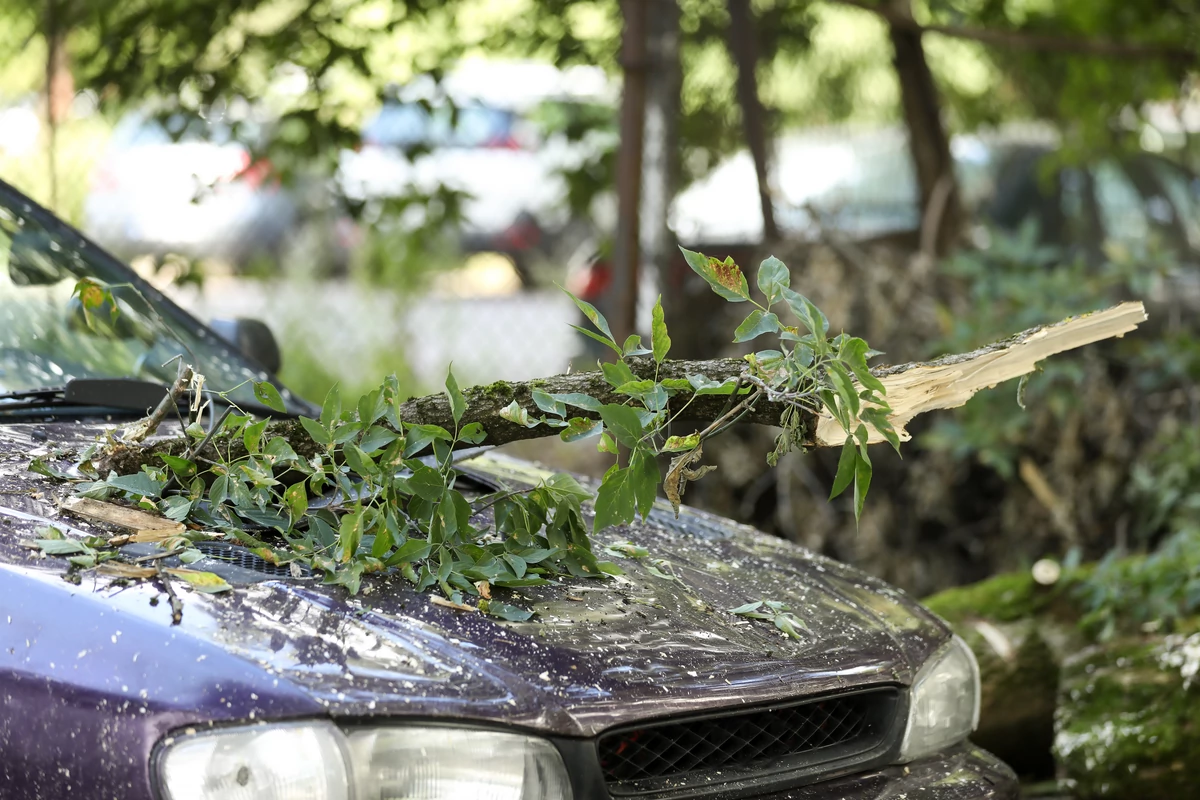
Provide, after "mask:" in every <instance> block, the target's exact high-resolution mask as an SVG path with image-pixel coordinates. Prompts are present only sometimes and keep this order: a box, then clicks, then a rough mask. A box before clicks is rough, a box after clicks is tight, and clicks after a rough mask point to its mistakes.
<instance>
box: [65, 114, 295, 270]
mask: <svg viewBox="0 0 1200 800" xmlns="http://www.w3.org/2000/svg"><path fill="white" fill-rule="evenodd" d="M267 126H268V122H267V121H266V120H265V119H263V118H261V117H260V116H258V115H256V114H254V113H252V112H251V111H250V110H248V109H247V108H246V107H245V106H244V104H230V106H229V107H228V108H222V109H215V110H212V111H211V112H210V113H208V115H207V116H200V115H196V114H190V113H184V112H182V111H174V112H170V113H165V114H157V113H153V112H151V111H148V110H142V111H135V112H131V113H129V114H127V115H126V116H125V117H124V118H122V119H121V121H120V122H119V123H118V124H117V126H116V128H115V129H114V131H113V136H112V139H111V141H110V143H109V147H108V150H107V152H106V153H105V155H104V156H103V158H102V159H101V160H100V162H99V164H98V165H97V167H96V170H95V172H94V173H93V175H92V185H91V189H90V191H89V193H88V196H87V198H86V199H85V201H84V216H83V219H84V221H83V227H84V229H85V230H86V231H87V233H88V234H89V235H91V236H92V237H93V238H95V239H96V240H97V241H98V242H99V243H100V244H102V245H103V246H104V247H106V248H108V249H110V250H112V251H113V252H114V253H117V254H118V255H120V256H121V257H123V258H126V259H130V258H134V257H137V256H142V255H151V256H157V257H161V256H165V255H167V254H179V255H182V256H184V257H187V258H192V259H201V258H204V259H216V260H219V261H223V262H225V263H227V264H229V265H230V266H232V267H233V268H234V269H235V270H239V271H244V270H245V269H247V268H248V267H250V266H252V265H254V264H255V263H256V262H258V261H263V262H266V263H269V264H271V265H274V266H278V265H279V263H280V262H281V261H282V260H284V258H285V254H286V252H287V248H288V246H289V244H290V243H291V241H292V240H293V238H294V237H296V236H297V235H298V232H299V231H300V230H301V229H302V227H303V226H304V225H305V223H306V222H307V220H306V218H305V214H304V211H303V208H302V203H301V201H300V197H299V195H300V192H301V191H302V189H298V188H287V187H284V186H283V185H282V184H281V182H280V180H279V179H278V177H277V176H276V175H275V173H274V171H273V170H272V167H271V164H270V162H269V161H267V160H266V159H262V158H256V157H255V156H254V155H253V152H254V150H255V149H256V148H257V147H258V146H259V145H260V144H261V143H262V142H263V141H264V140H265V136H266V133H267Z"/></svg>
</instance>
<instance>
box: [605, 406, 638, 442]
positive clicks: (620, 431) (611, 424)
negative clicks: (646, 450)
mask: <svg viewBox="0 0 1200 800" xmlns="http://www.w3.org/2000/svg"><path fill="white" fill-rule="evenodd" d="M600 418H601V419H602V420H604V427H605V428H607V429H608V430H609V431H610V432H611V433H612V435H613V436H615V437H617V441H619V442H620V443H621V444H623V445H625V446H626V447H635V446H636V445H637V443H638V441H639V440H640V439H641V438H642V423H641V420H639V419H638V415H637V412H636V411H634V410H633V409H632V408H630V407H629V406H621V405H616V404H613V403H610V404H609V405H606V406H603V407H601V409H600Z"/></svg>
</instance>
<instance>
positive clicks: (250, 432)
mask: <svg viewBox="0 0 1200 800" xmlns="http://www.w3.org/2000/svg"><path fill="white" fill-rule="evenodd" d="M266 428H267V420H265V419H261V420H259V421H258V422H255V423H254V424H253V425H247V426H246V429H245V430H244V431H242V444H244V445H246V452H248V453H257V452H259V450H261V449H262V437H263V431H264V430H266Z"/></svg>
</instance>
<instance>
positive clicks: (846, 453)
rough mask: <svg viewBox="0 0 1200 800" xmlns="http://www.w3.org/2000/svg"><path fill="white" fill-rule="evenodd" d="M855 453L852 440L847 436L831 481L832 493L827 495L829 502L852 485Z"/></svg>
mask: <svg viewBox="0 0 1200 800" xmlns="http://www.w3.org/2000/svg"><path fill="white" fill-rule="evenodd" d="M857 452H858V450H857V448H855V446H854V439H852V438H851V437H849V436H847V437H846V443H845V444H844V445H842V454H841V455H840V456H839V457H838V467H837V476H836V477H835V478H834V479H833V491H831V492H830V493H829V499H830V500H832V499H833V498H835V497H837V496H838V495H839V494H841V493H842V492H844V491H846V487H847V486H849V485H850V484H851V483H853V481H854V463H855V454H856V453H857Z"/></svg>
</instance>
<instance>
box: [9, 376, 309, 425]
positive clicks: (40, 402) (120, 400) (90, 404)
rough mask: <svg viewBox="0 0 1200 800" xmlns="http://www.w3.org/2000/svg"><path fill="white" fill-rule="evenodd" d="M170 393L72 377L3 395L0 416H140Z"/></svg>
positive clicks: (181, 401) (145, 384)
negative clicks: (60, 413) (52, 413)
mask: <svg viewBox="0 0 1200 800" xmlns="http://www.w3.org/2000/svg"><path fill="white" fill-rule="evenodd" d="M167 391H168V389H167V387H166V386H165V385H164V384H161V383H155V382H154V381H143V380H137V379H135V378H72V379H71V380H69V381H67V382H66V383H65V384H63V385H62V386H47V387H44V388H41V389H24V390H21V391H16V392H7V393H0V416H3V415H5V414H8V413H10V412H17V413H24V412H30V411H33V412H36V411H38V410H41V409H46V410H47V411H54V410H63V409H65V410H68V411H74V412H76V413H78V412H80V411H85V412H86V411H88V410H91V411H96V412H99V413H111V412H122V411H127V412H131V413H136V414H139V415H141V414H149V413H150V412H151V411H152V410H153V409H154V408H155V406H157V405H158V404H159V403H161V402H162V400H163V397H165V396H166V394H167ZM204 396H205V398H206V399H207V400H211V401H213V402H215V403H218V404H220V405H230V404H231V403H230V401H229V400H228V399H226V398H224V397H222V396H221V395H218V394H216V393H213V392H204ZM191 402H192V393H191V392H190V391H185V392H182V393H181V394H180V395H179V398H178V405H179V407H180V408H184V407H186V406H188V405H190V404H191ZM237 404H238V406H240V407H241V408H243V409H245V410H246V411H249V412H251V413H254V414H260V415H263V416H271V417H280V416H292V415H291V414H280V413H279V412H278V411H274V410H272V409H270V408H267V407H266V406H264V405H262V404H261V403H257V402H254V401H249V402H247V401H245V400H238V403H237Z"/></svg>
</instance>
